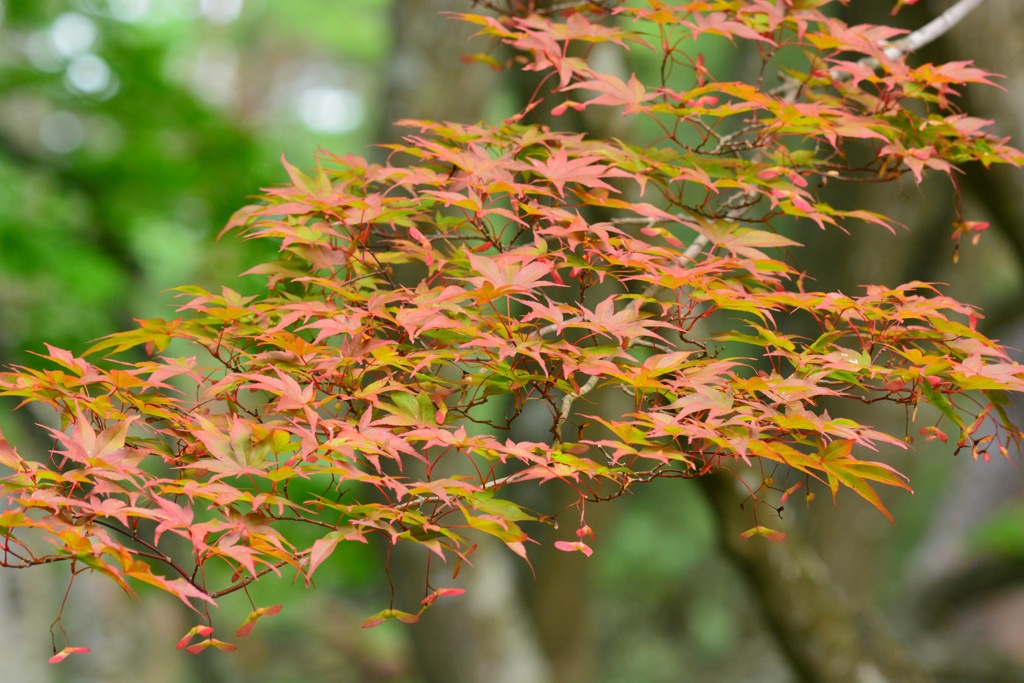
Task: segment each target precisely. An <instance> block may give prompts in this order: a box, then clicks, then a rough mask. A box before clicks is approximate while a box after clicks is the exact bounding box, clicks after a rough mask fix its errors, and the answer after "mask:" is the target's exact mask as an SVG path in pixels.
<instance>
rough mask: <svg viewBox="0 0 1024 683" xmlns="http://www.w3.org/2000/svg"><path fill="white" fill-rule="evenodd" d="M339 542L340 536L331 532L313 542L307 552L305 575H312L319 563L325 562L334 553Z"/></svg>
mask: <svg viewBox="0 0 1024 683" xmlns="http://www.w3.org/2000/svg"><path fill="white" fill-rule="evenodd" d="M339 541H341V534H339V533H338V532H336V531H332V532H331V533H329V534H327V535H326V536H324V537H323V538H318V539H317V540H315V541H313V547H312V548H311V549H310V551H309V565H308V567H307V568H306V574H307V575H312V574H313V572H314V571H316V568H317V567H319V566H320V563H321V562H323V561H324V560H326V559H327V558H328V557H329V556H330V555H331V553H333V552H334V549H335V547H337V545H338V542H339Z"/></svg>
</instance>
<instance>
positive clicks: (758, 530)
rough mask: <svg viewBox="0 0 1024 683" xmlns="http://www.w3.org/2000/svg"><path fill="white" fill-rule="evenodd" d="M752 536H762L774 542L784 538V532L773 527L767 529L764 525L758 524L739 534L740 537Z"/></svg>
mask: <svg viewBox="0 0 1024 683" xmlns="http://www.w3.org/2000/svg"><path fill="white" fill-rule="evenodd" d="M754 536H764V537H765V538H767V539H768V540H769V541H775V542H778V541H784V540H786V534H784V533H782V532H781V531H776V530H775V529H769V528H768V527H766V526H761V525H760V524H758V525H757V526H755V527H753V528H752V529H747V530H746V531H744V532H743V533H742V534H740V538H753V537H754Z"/></svg>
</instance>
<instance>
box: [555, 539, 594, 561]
mask: <svg viewBox="0 0 1024 683" xmlns="http://www.w3.org/2000/svg"><path fill="white" fill-rule="evenodd" d="M555 547H556V548H558V549H559V550H563V551H565V552H567V553H583V554H584V555H586V556H587V557H590V556H591V555H593V554H594V551H593V550H592V549H591V547H590V546H589V545H587V544H586V543H584V542H582V541H555Z"/></svg>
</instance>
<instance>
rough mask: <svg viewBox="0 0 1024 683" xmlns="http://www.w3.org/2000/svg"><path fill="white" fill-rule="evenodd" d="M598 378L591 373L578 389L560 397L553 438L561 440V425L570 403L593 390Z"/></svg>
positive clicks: (563, 422)
mask: <svg viewBox="0 0 1024 683" xmlns="http://www.w3.org/2000/svg"><path fill="white" fill-rule="evenodd" d="M600 379H601V378H600V377H599V376H598V375H593V376H591V378H590V379H588V380H587V383H586V384H584V385H583V386H581V387H580V388H579V390H577V391H574V392H573V393H571V394H566V395H565V396H563V397H562V409H561V410H560V411H559V413H558V419H557V420H556V421H555V425H554V427H553V431H554V434H555V438H557V439H558V441H559V443H561V441H562V425H564V424H565V421H566V420H568V419H569V411H571V410H572V404H573V403H575V402H576V399H578V398H580V397H582V396H586V395H587V394H589V393H590V392H591V391H593V390H594V387H596V386H597V383H598V382H599V381H600Z"/></svg>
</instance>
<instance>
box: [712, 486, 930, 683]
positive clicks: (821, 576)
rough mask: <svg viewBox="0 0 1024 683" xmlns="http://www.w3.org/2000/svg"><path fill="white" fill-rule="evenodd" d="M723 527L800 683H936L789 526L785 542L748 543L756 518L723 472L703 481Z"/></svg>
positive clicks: (723, 542)
mask: <svg viewBox="0 0 1024 683" xmlns="http://www.w3.org/2000/svg"><path fill="white" fill-rule="evenodd" d="M699 482H700V484H701V489H702V490H703V492H704V493H705V496H706V498H707V500H708V502H709V503H710V504H711V507H712V508H713V509H714V511H715V516H716V518H717V520H718V523H719V542H720V546H721V549H722V552H723V553H724V554H725V555H726V556H727V557H728V558H730V559H731V560H732V561H733V562H734V563H735V564H736V566H737V567H738V568H739V569H740V571H741V573H742V574H743V576H744V578H745V579H746V580H747V582H748V583H749V584H750V586H751V588H752V589H753V592H754V594H755V595H756V596H757V599H758V601H759V605H760V608H761V611H762V613H763V614H764V617H765V620H766V621H767V622H768V624H769V626H770V628H771V630H772V633H773V635H774V636H775V639H776V642H777V643H778V645H779V647H780V648H781V650H782V651H783V652H784V653H785V655H786V657H787V659H788V660H789V662H790V664H791V665H792V666H793V669H794V671H795V673H796V674H797V676H798V678H799V680H800V681H804V682H806V683H847V682H848V683H868V682H878V683H882V682H884V681H891V682H892V683H897V682H899V683H914V682H917V681H920V682H922V683H923V682H925V681H930V680H931V676H930V675H929V674H928V673H927V672H926V671H925V670H924V668H923V667H922V666H921V665H920V664H919V663H918V662H916V661H915V660H914V659H913V658H912V657H911V655H910V653H909V652H908V650H907V648H905V647H904V645H903V644H902V643H900V642H899V641H898V640H896V639H895V638H894V637H893V635H892V634H891V633H889V631H888V629H887V628H886V627H885V625H884V624H883V623H882V621H881V619H880V618H879V615H877V614H875V613H874V611H873V609H872V608H871V607H870V606H869V605H863V606H855V605H854V603H852V602H851V601H850V600H849V599H848V598H847V596H846V595H845V594H844V592H843V590H842V588H841V587H839V586H837V585H836V583H835V582H834V581H833V579H832V575H831V572H830V571H829V569H828V567H827V566H826V565H825V564H824V563H823V562H822V560H821V558H820V557H819V556H818V554H817V553H816V552H815V550H814V548H813V546H812V545H811V544H809V543H808V542H807V540H806V539H805V538H803V537H802V535H801V534H800V532H799V531H798V530H797V529H794V528H790V527H791V525H783V524H782V523H781V522H782V520H777V522H773V524H772V527H773V528H776V527H780V528H785V532H786V534H787V537H786V539H785V540H784V541H779V542H773V541H769V540H767V539H764V538H751V539H743V538H742V537H741V536H740V534H742V533H743V532H744V531H745V530H746V529H748V528H750V526H751V525H752V523H753V522H752V520H751V513H750V512H749V511H748V510H743V509H741V508H740V505H739V502H738V501H739V500H741V498H742V496H743V494H742V492H741V489H740V488H739V487H738V486H736V480H735V478H734V477H733V476H732V475H730V474H728V473H724V472H720V473H716V474H712V475H708V476H705V477H702V478H701V479H700V480H699Z"/></svg>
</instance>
